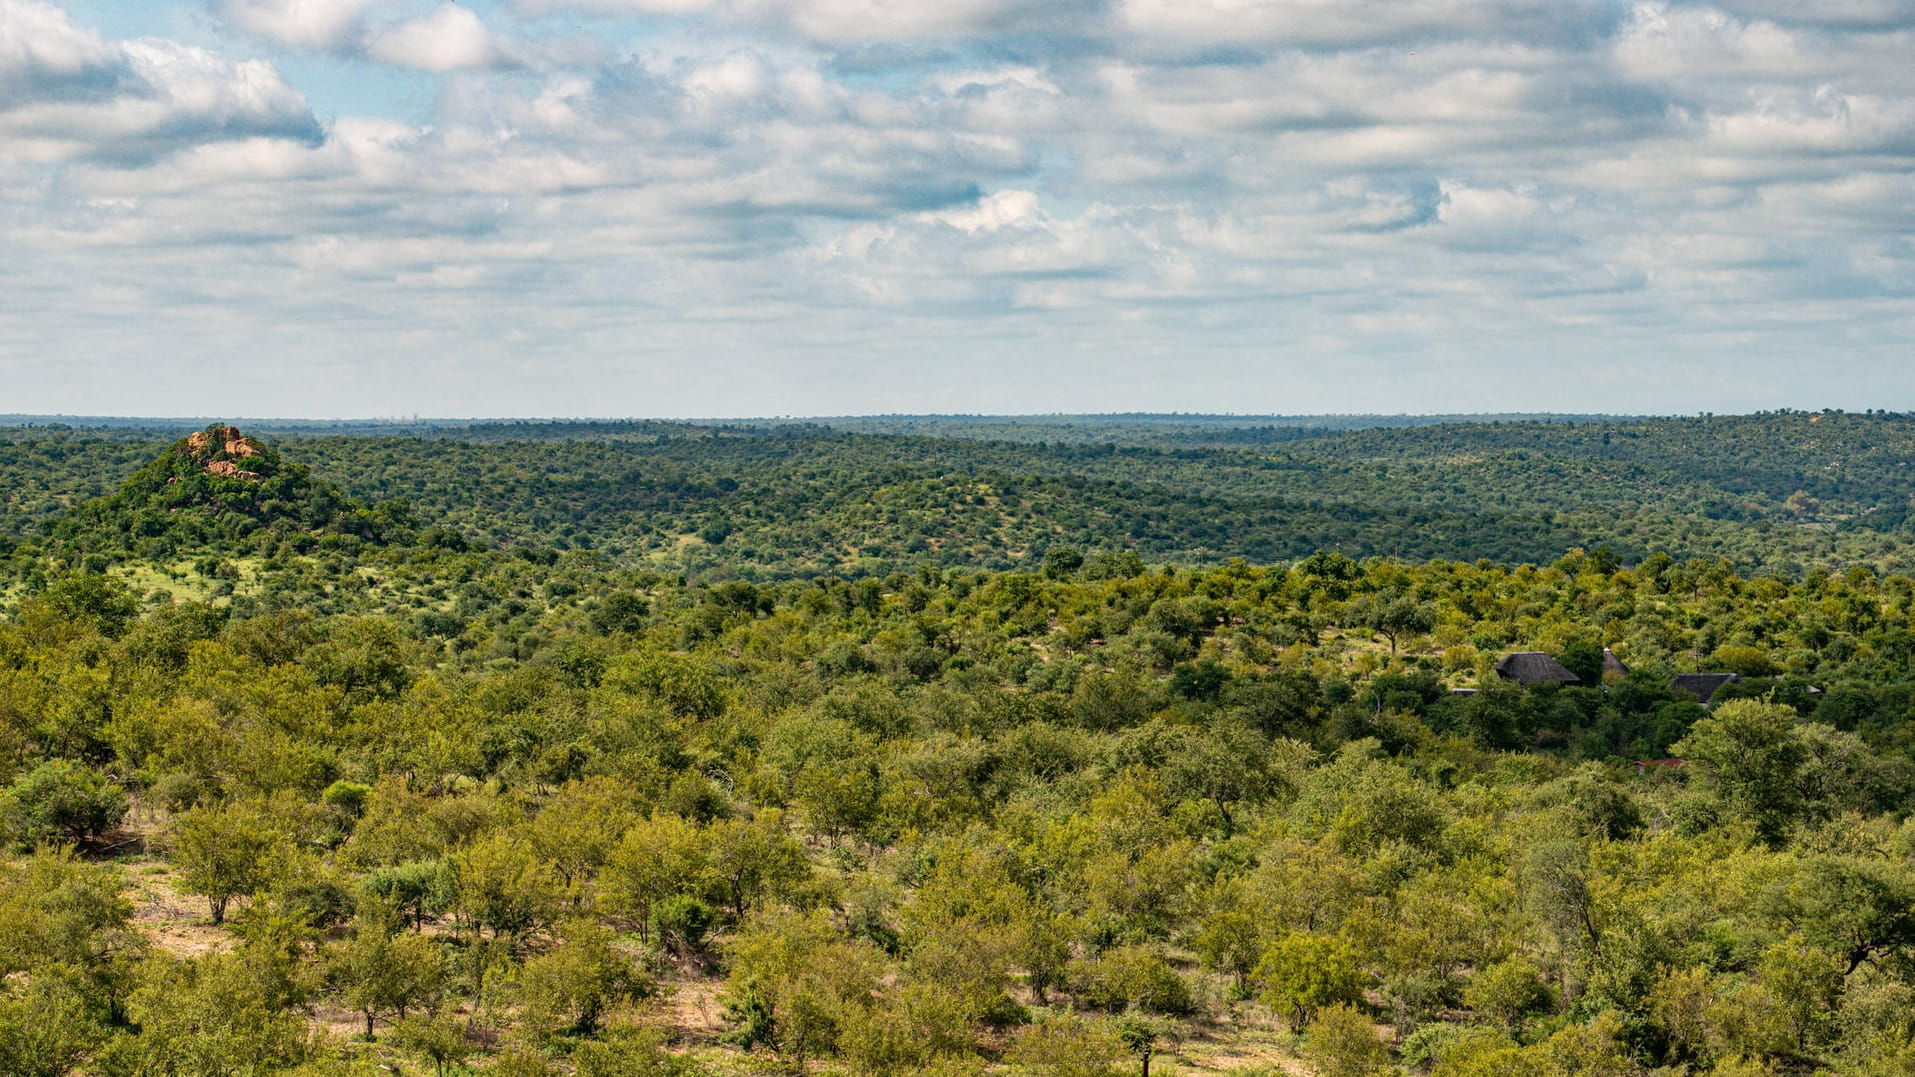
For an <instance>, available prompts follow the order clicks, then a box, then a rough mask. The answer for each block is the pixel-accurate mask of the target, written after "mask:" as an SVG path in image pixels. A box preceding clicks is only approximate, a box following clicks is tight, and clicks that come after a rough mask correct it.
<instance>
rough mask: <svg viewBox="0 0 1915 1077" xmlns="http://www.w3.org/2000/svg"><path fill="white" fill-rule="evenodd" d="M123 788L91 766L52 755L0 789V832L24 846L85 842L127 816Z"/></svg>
mask: <svg viewBox="0 0 1915 1077" xmlns="http://www.w3.org/2000/svg"><path fill="white" fill-rule="evenodd" d="M127 807H128V805H127V799H126V791H125V790H123V789H121V788H120V787H119V786H117V785H115V784H113V783H112V782H111V781H108V780H107V779H106V778H105V777H104V776H102V775H101V774H100V773H99V772H97V771H94V770H92V769H91V768H88V767H84V766H80V765H77V764H74V763H69V762H67V761H66V760H64V759H56V760H52V761H50V762H46V763H42V764H40V765H39V766H37V767H35V768H33V769H32V770H30V771H28V772H27V773H26V774H24V775H22V776H21V777H20V778H18V779H16V780H15V781H14V783H13V786H12V787H11V788H9V789H7V790H5V791H0V832H4V833H5V834H6V835H7V836H8V837H9V838H11V839H12V840H13V841H14V842H16V843H18V844H20V845H23V846H33V845H38V844H40V843H42V842H47V841H53V840H56V839H57V840H64V841H71V842H78V843H81V844H89V843H91V842H93V841H94V840H96V839H97V838H99V836H100V835H102V834H104V833H106V832H107V831H108V830H111V829H112V828H114V827H116V826H118V825H119V824H120V821H121V820H122V819H124V818H126V812H127Z"/></svg>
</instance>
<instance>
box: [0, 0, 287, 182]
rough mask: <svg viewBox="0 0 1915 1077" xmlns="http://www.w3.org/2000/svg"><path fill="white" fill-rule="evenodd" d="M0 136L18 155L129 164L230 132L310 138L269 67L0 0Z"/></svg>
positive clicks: (32, 1)
mask: <svg viewBox="0 0 1915 1077" xmlns="http://www.w3.org/2000/svg"><path fill="white" fill-rule="evenodd" d="M0 85H4V86H6V88H7V90H8V92H7V94H6V95H5V96H4V97H0V136H4V137H5V139H6V140H7V142H8V143H9V145H10V147H11V149H12V150H13V151H14V152H15V153H17V154H19V155H21V156H24V157H30V158H35V159H40V160H45V161H58V160H65V159H68V158H76V157H88V158H93V159H96V160H101V161H110V162H114V163H116V164H119V165H128V164H138V163H141V162H147V161H151V160H154V159H157V158H159V157H163V156H165V155H167V154H168V153H171V152H173V151H175V150H177V149H181V148H184V147H189V146H193V145H197V144H201V143H205V142H216V141H224V140H232V139H248V138H262V137H263V138H279V139H291V140H297V141H303V142H309V143H310V142H316V141H318V140H319V139H320V138H321V137H322V133H321V131H320V128H319V125H318V123H317V122H316V121H315V120H314V119H313V116H312V113H311V112H310V111H309V110H308V108H307V107H306V101H305V98H304V97H303V96H301V95H300V94H299V93H298V91H296V90H294V89H293V88H292V87H290V86H288V85H287V84H286V83H285V82H284V81H283V80H282V79H281V78H280V76H279V73H278V72H277V71H275V70H274V69H273V68H272V67H271V65H268V64H265V63H262V62H259V61H240V62H235V61H232V60H228V59H225V58H223V57H220V56H218V55H216V54H214V53H212V52H209V51H207V50H205V49H201V48H195V47H191V46H187V45H181V44H178V43H176V42H172V41H167V40H162V39H152V38H149V39H142V40H137V41H124V42H108V41H106V40H104V39H103V38H101V37H100V36H99V35H98V34H96V33H93V32H92V31H88V30H84V29H80V28H77V27H75V26H74V25H73V24H72V22H71V21H70V20H68V19H67V18H66V16H65V15H64V14H63V13H62V12H60V11H58V10H57V9H53V8H51V7H49V6H48V5H46V4H43V3H39V2H37V0H0Z"/></svg>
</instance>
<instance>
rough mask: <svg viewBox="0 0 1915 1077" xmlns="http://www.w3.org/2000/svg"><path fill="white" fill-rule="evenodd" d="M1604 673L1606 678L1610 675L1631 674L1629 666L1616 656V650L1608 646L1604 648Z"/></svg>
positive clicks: (1622, 675)
mask: <svg viewBox="0 0 1915 1077" xmlns="http://www.w3.org/2000/svg"><path fill="white" fill-rule="evenodd" d="M1602 675H1603V678H1604V679H1605V680H1606V679H1608V678H1610V677H1627V676H1629V667H1628V666H1625V665H1623V664H1622V659H1620V658H1617V657H1616V652H1614V651H1612V650H1610V649H1609V648H1607V647H1604V648H1603V649H1602Z"/></svg>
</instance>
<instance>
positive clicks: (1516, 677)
mask: <svg viewBox="0 0 1915 1077" xmlns="http://www.w3.org/2000/svg"><path fill="white" fill-rule="evenodd" d="M1496 673H1497V675H1498V676H1500V677H1502V678H1503V679H1504V680H1506V681H1515V682H1516V683H1517V684H1579V683H1581V682H1582V678H1581V677H1578V676H1576V675H1575V674H1574V673H1571V672H1569V670H1568V669H1567V668H1566V667H1564V665H1563V664H1562V663H1561V662H1558V661H1556V660H1555V659H1554V658H1551V657H1549V656H1548V655H1546V654H1544V653H1543V652H1541V651H1517V652H1515V653H1513V654H1506V655H1504V656H1503V660H1502V661H1500V662H1498V663H1496Z"/></svg>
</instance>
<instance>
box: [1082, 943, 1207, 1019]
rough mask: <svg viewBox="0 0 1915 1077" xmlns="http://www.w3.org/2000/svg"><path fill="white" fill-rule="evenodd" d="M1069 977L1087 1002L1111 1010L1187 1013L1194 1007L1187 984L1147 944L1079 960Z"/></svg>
mask: <svg viewBox="0 0 1915 1077" xmlns="http://www.w3.org/2000/svg"><path fill="white" fill-rule="evenodd" d="M1072 979H1073V980H1074V981H1075V982H1076V983H1077V985H1078V986H1077V993H1078V996H1079V997H1080V998H1081V999H1082V1000H1083V1001H1084V1002H1085V1003H1086V1004H1087V1005H1090V1006H1094V1007H1096V1008H1097V1009H1100V1010H1106V1011H1109V1012H1112V1013H1117V1012H1121V1011H1123V1010H1128V1009H1138V1010H1144V1011H1146V1012H1149V1013H1162V1014H1187V1013H1190V1012H1191V1010H1192V1008H1193V1007H1192V1004H1191V999H1190V985H1189V984H1187V983H1185V982H1184V979H1183V977H1181V976H1179V975H1177V970H1175V969H1173V968H1171V967H1170V963H1169V962H1167V961H1165V960H1164V959H1163V957H1162V956H1160V955H1159V954H1157V953H1156V952H1155V951H1153V950H1150V949H1149V948H1147V947H1142V946H1124V947H1120V948H1118V949H1115V950H1111V951H1108V952H1106V953H1104V954H1103V955H1101V956H1099V957H1095V958H1092V959H1090V960H1087V961H1083V962H1080V963H1079V964H1078V966H1077V969H1076V975H1075V976H1073V977H1072Z"/></svg>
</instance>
